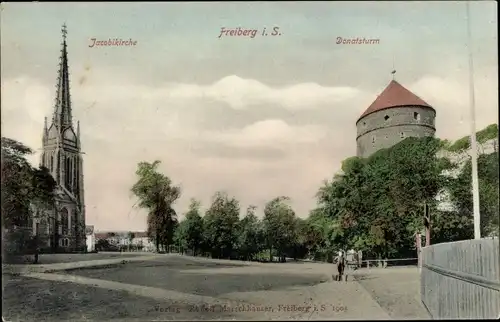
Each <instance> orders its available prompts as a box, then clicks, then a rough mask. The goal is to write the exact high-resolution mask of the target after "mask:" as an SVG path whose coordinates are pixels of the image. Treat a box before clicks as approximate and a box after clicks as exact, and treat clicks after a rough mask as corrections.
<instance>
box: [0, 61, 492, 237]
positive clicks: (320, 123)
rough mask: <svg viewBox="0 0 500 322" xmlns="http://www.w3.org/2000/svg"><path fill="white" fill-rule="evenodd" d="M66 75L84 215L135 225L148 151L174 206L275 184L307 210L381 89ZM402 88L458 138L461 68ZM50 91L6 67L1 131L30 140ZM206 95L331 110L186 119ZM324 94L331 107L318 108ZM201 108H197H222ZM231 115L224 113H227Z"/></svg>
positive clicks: (103, 224)
mask: <svg viewBox="0 0 500 322" xmlns="http://www.w3.org/2000/svg"><path fill="white" fill-rule="evenodd" d="M83 75H85V78H82V77H83ZM75 79H76V80H78V81H73V83H72V84H73V85H72V97H73V99H72V100H73V106H74V114H75V115H74V116H75V118H76V119H79V120H81V122H82V135H83V138H82V139H83V145H84V150H85V152H86V155H85V157H84V160H85V161H84V167H85V168H84V171H85V184H86V202H87V207H88V222H89V223H90V224H95V225H96V226H97V227H98V228H99V229H112V228H115V229H125V230H129V229H138V228H137V227H141V228H143V227H145V220H144V218H145V217H144V216H142V215H135V216H130V217H128V215H127V214H129V212H130V209H131V207H132V205H133V203H134V201H133V199H130V186H131V185H132V184H133V182H134V180H135V177H134V171H135V167H136V165H137V163H138V162H139V161H143V160H149V161H152V160H154V159H160V160H162V167H161V170H162V171H164V172H165V173H166V174H168V175H169V176H171V177H172V179H173V181H174V182H176V183H178V184H181V186H182V188H183V197H182V198H181V200H179V203H178V207H177V209H178V211H179V213H182V212H184V210H185V208H186V207H187V205H188V203H189V198H191V197H196V198H199V199H201V200H202V201H203V202H205V203H208V202H209V200H210V197H211V195H212V194H213V193H214V192H215V191H217V190H219V189H222V190H227V191H228V192H229V193H231V194H234V195H235V196H236V197H238V198H239V199H240V200H241V202H242V206H243V207H244V206H245V205H247V204H249V203H254V204H257V205H258V206H263V204H262V203H263V202H264V201H266V200H269V199H271V198H273V197H275V196H277V195H288V196H290V197H291V198H292V200H293V201H294V206H295V207H296V209H297V211H298V213H299V214H300V215H301V216H305V215H307V210H308V209H310V208H311V207H313V205H314V199H313V198H314V193H315V192H316V191H317V189H318V188H319V185H320V184H321V181H322V180H323V179H325V178H329V177H330V176H332V175H333V173H334V172H335V171H336V170H337V169H338V168H339V167H340V162H341V160H343V159H345V158H346V157H349V156H350V155H351V154H352V153H354V151H355V125H354V123H355V121H356V119H357V117H358V116H359V115H360V114H361V112H362V111H363V109H364V108H366V107H367V106H368V105H369V104H370V103H371V99H372V98H373V99H375V97H376V95H377V94H379V93H367V92H365V91H362V90H359V89H352V88H343V87H340V88H334V87H333V88H332V87H330V88H329V87H322V86H320V85H317V84H296V85H293V86H290V87H285V88H273V87H270V86H266V85H264V84H262V83H260V82H258V81H256V80H246V79H242V78H239V77H236V76H228V77H225V78H223V79H221V80H220V81H218V82H215V83H214V84H212V85H208V86H202V85H196V84H164V85H163V86H157V87H148V86H144V85H140V84H135V83H134V82H133V81H130V80H127V79H116V80H115V79H113V77H112V75H108V74H105V73H104V72H94V71H86V72H84V74H82V73H76V74H75ZM82 79H83V80H82ZM403 85H404V86H406V84H403ZM496 86H497V83H496V78H493V80H492V79H491V78H487V77H479V78H478V81H477V96H476V97H477V101H478V104H477V106H478V128H480V127H482V126H484V125H487V124H490V123H493V122H495V121H496V120H497V115H498V114H497V113H498V112H497V99H496V96H497V88H496ZM407 88H408V89H410V90H412V91H414V92H415V93H416V94H417V95H419V96H420V97H421V98H422V99H424V100H425V101H427V102H428V103H430V104H432V105H433V106H434V107H435V108H436V110H437V112H438V119H437V127H438V135H440V136H441V135H444V136H445V137H451V138H457V137H460V136H462V135H465V134H467V133H468V127H467V126H465V125H466V124H461V123H460V118H461V117H462V118H463V119H465V121H467V119H468V114H467V111H468V110H467V105H468V96H467V90H468V85H467V81H466V78H460V77H450V78H449V79H443V78H437V77H433V76H432V75H429V76H425V77H422V78H421V79H420V80H419V81H417V82H415V83H414V84H409V85H408V87H407ZM54 95H55V88H54V86H53V84H49V85H47V84H43V83H41V82H39V81H37V80H36V79H33V78H29V77H21V78H17V79H4V80H3V81H2V135H3V136H8V137H12V138H15V139H18V140H20V141H22V142H24V143H25V144H27V145H29V146H31V147H33V148H35V149H38V148H40V147H41V134H42V127H43V117H44V116H49V117H50V114H51V113H52V108H53V97H54ZM361 101H364V103H360V102H361ZM214 102H215V103H217V102H218V103H219V104H229V105H230V106H231V107H233V108H234V109H238V111H233V112H234V113H250V112H251V111H250V110H248V109H249V108H251V106H252V105H253V104H258V105H259V107H260V108H265V107H268V108H269V109H272V108H273V107H276V106H280V107H285V108H288V109H289V110H291V111H292V114H293V113H295V112H297V113H298V112H301V111H300V109H308V110H309V111H311V112H315V113H316V112H317V113H320V112H318V111H320V110H322V111H323V112H321V113H327V114H328V116H329V115H335V118H336V119H335V118H328V117H326V116H327V114H325V118H324V119H322V118H321V117H319V118H318V117H316V119H314V120H302V119H300V118H296V119H294V123H293V124H292V123H291V122H289V121H288V122H287V121H285V120H284V119H281V118H279V117H278V116H275V117H262V119H260V120H257V121H255V122H254V123H251V124H249V125H247V126H244V127H241V128H237V127H235V126H232V127H231V126H230V127H229V129H219V130H214V129H211V130H208V129H206V128H203V127H202V125H200V124H203V122H198V123H197V122H193V119H192V118H193V117H194V118H196V117H200V116H197V115H192V114H193V112H192V111H193V106H195V105H194V104H196V105H198V107H199V106H202V107H204V108H205V107H206V108H207V109H210V108H212V107H213V106H214V105H213V104H214ZM365 104H366V106H363V105H365ZM330 106H331V110H329V109H327V108H325V107H330ZM242 109H243V110H242ZM245 109H247V110H245ZM314 109H316V111H314ZM302 112H303V111H302ZM285 114H286V113H284V114H283V115H285ZM208 115H209V116H206V114H204V116H203V117H214V118H216V117H221V116H219V115H215V114H214V115H212V116H211V115H210V114H208ZM231 115H232V114H230V115H229V116H226V115H225V116H224V117H222V119H224V120H225V122H227V123H228V124H230V123H231V121H232V120H231ZM276 115H278V114H276ZM329 120H330V121H329ZM332 120H333V121H332ZM208 143H210V144H208ZM200 145H201V146H204V145H206V146H207V149H210V148H211V147H213V146H214V145H215V146H220V147H221V148H224V147H226V148H227V147H229V148H235V149H240V150H241V149H248V150H249V151H252V149H257V148H266V149H271V148H276V149H279V150H281V151H283V153H285V155H284V156H283V158H281V159H262V160H260V159H257V158H247V159H245V158H228V157H225V156H222V155H217V152H213V153H212V155H210V154H208V155H203V156H200V155H198V154H196V153H195V152H194V150H193V149H192V147H193V146H200ZM213 151H217V150H213ZM32 160H33V161H36V160H37V157H36V156H34V157H33V158H32Z"/></svg>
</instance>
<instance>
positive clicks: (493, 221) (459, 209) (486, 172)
mask: <svg viewBox="0 0 500 322" xmlns="http://www.w3.org/2000/svg"><path fill="white" fill-rule="evenodd" d="M471 167H472V164H471V161H470V159H469V160H468V161H467V162H466V164H465V165H464V166H463V168H462V169H461V171H460V172H459V174H458V176H457V177H456V178H454V179H450V182H449V185H448V189H449V192H450V199H451V201H452V203H453V204H454V205H455V207H456V213H457V215H456V217H457V218H463V219H462V221H465V218H467V219H468V221H466V222H465V223H463V227H464V228H465V227H468V229H471V231H473V220H472V216H471V214H472V213H473V201H472V189H471V187H472V177H471V172H472V169H471ZM478 178H479V206H480V214H481V235H482V236H493V235H496V234H498V226H499V221H498V216H499V208H498V195H499V189H498V184H499V182H498V152H494V153H490V154H482V155H480V156H479V157H478Z"/></svg>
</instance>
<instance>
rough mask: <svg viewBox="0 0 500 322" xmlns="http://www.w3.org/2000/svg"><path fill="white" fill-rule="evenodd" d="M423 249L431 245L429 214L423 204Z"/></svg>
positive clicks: (428, 210) (425, 204)
mask: <svg viewBox="0 0 500 322" xmlns="http://www.w3.org/2000/svg"><path fill="white" fill-rule="evenodd" d="M424 226H425V247H427V246H430V245H431V214H430V207H429V205H428V204H427V202H424Z"/></svg>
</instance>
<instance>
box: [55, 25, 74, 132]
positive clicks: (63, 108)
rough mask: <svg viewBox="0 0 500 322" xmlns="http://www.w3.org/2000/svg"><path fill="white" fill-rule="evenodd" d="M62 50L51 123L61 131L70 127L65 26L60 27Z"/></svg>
mask: <svg viewBox="0 0 500 322" xmlns="http://www.w3.org/2000/svg"><path fill="white" fill-rule="evenodd" d="M61 32H62V39H63V41H62V44H61V45H62V48H61V57H60V59H59V72H58V74H57V85H56V88H57V91H56V102H55V109H54V116H53V119H52V121H53V122H54V124H55V125H56V126H57V127H58V128H59V129H61V128H62V127H65V126H69V125H71V122H72V115H71V100H70V93H69V68H68V51H67V48H66V35H67V33H68V31H67V29H66V24H64V25H63V26H62V29H61Z"/></svg>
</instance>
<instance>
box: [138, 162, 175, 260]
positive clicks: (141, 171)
mask: <svg viewBox="0 0 500 322" xmlns="http://www.w3.org/2000/svg"><path fill="white" fill-rule="evenodd" d="M159 164H160V161H154V162H153V163H148V162H140V163H139V164H138V167H137V171H136V175H137V176H138V177H139V180H138V181H137V182H136V183H135V184H134V186H133V187H132V192H133V193H134V194H135V196H136V197H137V198H138V199H139V207H141V208H145V209H147V210H148V219H147V223H148V236H149V237H150V238H153V239H154V241H155V245H156V249H157V250H159V249H160V246H162V247H163V248H165V250H167V251H168V248H169V247H168V246H169V245H170V244H171V243H172V241H173V237H174V231H175V227H176V225H177V214H176V213H175V210H174V209H173V208H172V205H173V203H174V202H175V201H176V200H177V199H178V198H179V197H180V193H181V192H180V188H179V187H177V186H173V185H172V181H171V180H170V178H168V177H167V176H166V175H163V174H161V173H159V172H158V170H157V168H158V166H159Z"/></svg>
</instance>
